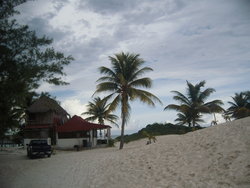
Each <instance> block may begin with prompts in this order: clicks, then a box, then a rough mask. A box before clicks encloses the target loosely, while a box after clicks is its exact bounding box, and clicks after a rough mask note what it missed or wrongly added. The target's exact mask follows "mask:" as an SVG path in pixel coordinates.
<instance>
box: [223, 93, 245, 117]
mask: <svg viewBox="0 0 250 188" xmlns="http://www.w3.org/2000/svg"><path fill="white" fill-rule="evenodd" d="M232 99H233V102H228V103H229V104H230V107H229V108H228V109H227V112H226V114H227V115H230V116H231V117H232V118H235V119H240V118H244V117H247V116H250V91H246V92H240V93H235V96H234V97H232Z"/></svg>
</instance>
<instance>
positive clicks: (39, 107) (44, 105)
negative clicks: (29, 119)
mask: <svg viewBox="0 0 250 188" xmlns="http://www.w3.org/2000/svg"><path fill="white" fill-rule="evenodd" d="M48 111H54V112H56V113H57V114H62V115H69V114H68V113H67V111H66V110H64V109H63V108H62V107H61V106H60V105H59V104H58V103H57V102H56V101H55V100H54V99H51V98H49V97H47V96H41V97H40V98H39V99H37V100H36V101H35V102H34V103H33V104H32V105H31V106H30V107H28V108H27V112H29V113H43V112H48Z"/></svg>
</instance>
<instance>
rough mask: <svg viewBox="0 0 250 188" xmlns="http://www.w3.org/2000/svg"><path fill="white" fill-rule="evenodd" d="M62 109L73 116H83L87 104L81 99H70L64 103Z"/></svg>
mask: <svg viewBox="0 0 250 188" xmlns="http://www.w3.org/2000/svg"><path fill="white" fill-rule="evenodd" d="M61 105H62V107H63V108H64V109H65V110H66V111H67V112H68V113H69V114H70V115H71V117H72V116H74V115H77V116H82V117H83V118H84V116H83V115H81V114H82V113H83V112H85V111H86V109H87V108H86V104H83V103H81V101H80V100H79V99H68V100H64V101H63V102H62V104H61Z"/></svg>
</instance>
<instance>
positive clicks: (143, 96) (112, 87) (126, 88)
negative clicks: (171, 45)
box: [96, 52, 161, 149]
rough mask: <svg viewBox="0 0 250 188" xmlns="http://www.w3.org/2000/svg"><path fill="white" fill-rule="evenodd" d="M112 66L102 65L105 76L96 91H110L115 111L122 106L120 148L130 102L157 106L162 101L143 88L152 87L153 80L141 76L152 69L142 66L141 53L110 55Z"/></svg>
mask: <svg viewBox="0 0 250 188" xmlns="http://www.w3.org/2000/svg"><path fill="white" fill-rule="evenodd" d="M109 60H110V61H111V68H107V67H104V66H102V67H100V68H99V71H100V73H101V74H103V75H104V76H103V77H101V78H100V79H98V80H97V82H98V85H97V87H96V88H97V89H96V93H100V92H109V93H111V94H109V95H108V96H106V97H105V99H107V100H109V99H112V102H111V104H110V106H109V109H110V110H111V111H114V110H115V109H116V108H117V107H118V106H119V105H120V107H121V119H122V125H121V141H120V149H122V148H123V145H124V128H125V124H126V123H127V122H128V120H129V116H130V110H131V108H130V103H129V101H134V100H136V99H139V100H140V101H142V102H143V103H146V104H148V105H151V106H155V102H160V103H161V101H160V99H158V98H157V97H156V96H155V95H153V94H152V93H150V92H148V91H145V90H143V89H141V88H150V87H151V86H152V80H151V79H150V78H148V77H143V78H140V77H141V76H142V75H143V74H144V73H146V72H149V71H152V70H153V69H152V68H150V67H142V65H143V64H144V63H145V62H144V60H143V59H141V58H139V54H131V53H126V54H125V53H124V52H122V53H118V54H115V55H114V57H112V56H110V57H109Z"/></svg>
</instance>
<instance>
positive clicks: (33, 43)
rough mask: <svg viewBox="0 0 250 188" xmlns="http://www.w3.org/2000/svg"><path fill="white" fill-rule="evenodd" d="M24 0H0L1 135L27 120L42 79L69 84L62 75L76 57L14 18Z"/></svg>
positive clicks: (56, 83) (51, 82) (55, 83)
mask: <svg viewBox="0 0 250 188" xmlns="http://www.w3.org/2000/svg"><path fill="white" fill-rule="evenodd" d="M24 2H26V0H8V1H1V2H0V35H1V37H0V52H1V53H0V98H1V99H0V122H1V127H0V137H3V136H4V134H5V133H6V131H8V130H10V129H12V128H15V127H18V126H20V124H22V123H24V121H25V118H24V114H25V109H26V107H27V106H29V104H30V103H31V101H32V100H33V97H34V96H36V95H37V94H36V93H35V92H34V91H35V89H37V88H38V87H39V86H40V85H41V83H43V82H47V83H49V84H54V85H64V84H67V83H66V82H64V81H63V80H62V78H61V77H62V76H64V75H65V73H64V72H63V69H64V66H65V65H68V64H69V63H70V62H71V61H72V60H73V58H72V57H71V56H67V57H65V56H64V54H63V53H61V52H57V51H55V49H53V48H52V47H50V46H51V44H52V39H50V38H48V37H46V36H43V37H39V36H37V35H36V33H35V32H34V31H31V30H30V29H29V27H28V26H27V25H20V24H18V23H17V22H16V20H13V19H12V18H11V17H12V16H13V15H14V14H17V13H18V12H17V11H15V10H14V8H15V7H16V6H18V5H20V4H22V3H24Z"/></svg>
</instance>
